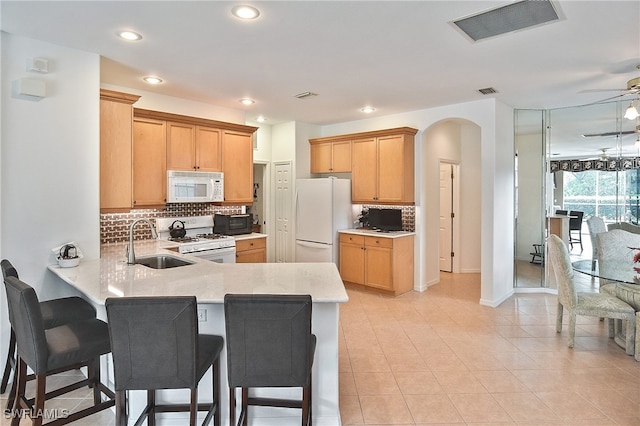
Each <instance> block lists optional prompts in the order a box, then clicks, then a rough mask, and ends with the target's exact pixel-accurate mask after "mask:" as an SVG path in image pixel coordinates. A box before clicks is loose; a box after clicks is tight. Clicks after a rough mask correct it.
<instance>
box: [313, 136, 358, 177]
mask: <svg viewBox="0 0 640 426" xmlns="http://www.w3.org/2000/svg"><path fill="white" fill-rule="evenodd" d="M309 143H310V144H311V147H310V155H311V173H343V172H350V171H351V141H350V140H340V141H329V142H323V141H322V139H310V140H309Z"/></svg>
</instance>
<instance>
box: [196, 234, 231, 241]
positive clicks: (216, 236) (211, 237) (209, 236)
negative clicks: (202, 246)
mask: <svg viewBox="0 0 640 426" xmlns="http://www.w3.org/2000/svg"><path fill="white" fill-rule="evenodd" d="M196 238H204V239H207V240H217V239H220V238H227V236H226V235H224V234H196Z"/></svg>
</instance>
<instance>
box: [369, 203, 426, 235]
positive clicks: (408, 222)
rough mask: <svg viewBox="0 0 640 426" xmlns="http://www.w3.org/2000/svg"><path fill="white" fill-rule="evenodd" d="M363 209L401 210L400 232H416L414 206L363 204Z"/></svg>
mask: <svg viewBox="0 0 640 426" xmlns="http://www.w3.org/2000/svg"><path fill="white" fill-rule="evenodd" d="M362 207H363V208H367V209H368V208H371V207H373V208H376V209H398V210H402V230H403V231H409V232H415V230H416V207H415V206H388V205H378V204H365V205H363V206H362Z"/></svg>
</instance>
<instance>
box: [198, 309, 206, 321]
mask: <svg viewBox="0 0 640 426" xmlns="http://www.w3.org/2000/svg"><path fill="white" fill-rule="evenodd" d="M206 320H207V310H206V309H198V321H200V322H203V321H206Z"/></svg>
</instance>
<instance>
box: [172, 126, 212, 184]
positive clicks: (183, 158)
mask: <svg viewBox="0 0 640 426" xmlns="http://www.w3.org/2000/svg"><path fill="white" fill-rule="evenodd" d="M220 133H221V131H220V130H219V129H215V128H211V127H204V126H196V125H192V124H186V123H179V122H172V121H168V122H167V170H195V171H200V172H219V171H221V166H220V164H221V158H220V149H221V143H220V142H221V141H220V139H221V138H220Z"/></svg>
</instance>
